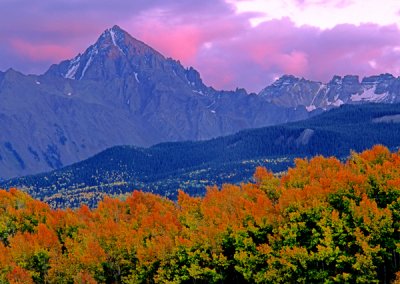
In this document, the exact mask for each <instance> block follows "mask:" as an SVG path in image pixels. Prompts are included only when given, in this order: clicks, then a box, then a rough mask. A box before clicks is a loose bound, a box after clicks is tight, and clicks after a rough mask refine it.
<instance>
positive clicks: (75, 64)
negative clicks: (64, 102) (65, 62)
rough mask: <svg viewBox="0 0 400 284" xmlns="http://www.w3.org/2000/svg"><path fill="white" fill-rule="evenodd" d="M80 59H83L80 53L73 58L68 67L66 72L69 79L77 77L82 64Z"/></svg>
mask: <svg viewBox="0 0 400 284" xmlns="http://www.w3.org/2000/svg"><path fill="white" fill-rule="evenodd" d="M80 60H81V56H80V55H78V56H77V57H75V58H74V59H72V60H71V62H70V64H69V67H68V71H67V73H65V76H64V77H65V78H67V79H75V74H76V72H77V71H78V68H79V66H80V64H81V63H80Z"/></svg>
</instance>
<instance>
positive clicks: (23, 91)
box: [0, 26, 400, 179]
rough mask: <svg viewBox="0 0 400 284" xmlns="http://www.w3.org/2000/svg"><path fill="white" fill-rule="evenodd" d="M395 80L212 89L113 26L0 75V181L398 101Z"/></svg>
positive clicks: (294, 81)
mask: <svg viewBox="0 0 400 284" xmlns="http://www.w3.org/2000/svg"><path fill="white" fill-rule="evenodd" d="M399 84H400V79H399V78H394V77H393V76H391V75H388V74H385V75H380V76H374V77H368V78H364V79H363V80H362V81H361V83H360V82H359V80H358V78H357V77H354V76H346V77H344V78H340V77H334V79H333V80H332V81H331V82H330V83H328V84H322V83H319V82H312V81H307V80H305V79H299V78H295V77H293V76H283V77H282V78H280V79H279V80H278V81H276V82H275V83H274V84H273V85H271V86H269V87H267V88H265V89H264V90H263V91H262V92H261V93H260V94H248V93H247V92H246V91H245V90H244V89H237V90H235V91H218V90H215V89H213V88H212V87H209V86H206V85H205V84H203V82H202V80H201V78H200V75H199V73H198V72H197V71H196V70H195V69H193V68H185V67H183V66H182V65H181V64H180V63H179V61H176V60H173V59H170V58H165V57H164V56H163V55H161V54H160V53H159V52H157V51H156V50H154V49H152V48H151V47H149V46H147V45H146V44H145V43H143V42H140V41H138V40H136V39H134V38H133V37H132V36H130V35H129V34H128V33H126V32H125V31H123V30H122V29H121V28H119V27H118V26H114V27H112V28H110V29H107V30H106V31H104V33H103V34H102V35H101V36H100V37H99V39H98V40H97V41H96V43H94V44H93V45H91V46H90V47H89V48H88V49H86V51H85V52H84V53H82V54H79V55H77V56H76V57H75V58H73V59H71V60H66V61H62V62H61V63H60V64H57V65H53V66H51V67H50V68H49V70H48V71H47V72H46V73H45V74H43V75H23V74H21V73H19V72H17V71H14V70H12V69H10V70H8V71H6V72H0V133H1V136H0V178H3V179H7V178H11V177H16V176H22V175H27V174H34V173H39V172H44V171H48V170H51V169H58V168H61V167H63V166H65V165H69V164H72V163H74V162H78V161H81V160H83V159H86V158H88V157H90V156H92V155H94V154H95V153H98V152H100V151H102V150H104V149H106V148H109V147H112V146H116V145H136V146H140V147H147V146H150V145H154V144H157V143H160V142H167V141H185V140H205V139H210V138H214V137H218V136H222V135H228V134H233V133H235V132H237V131H239V130H242V129H247V128H256V127H263V126H269V125H277V124H280V123H285V122H290V121H298V120H301V119H306V118H309V117H311V116H313V115H315V114H318V113H321V112H322V111H323V110H326V109H330V108H332V107H336V106H339V105H341V104H347V103H363V102H388V103H396V102H398V101H399V98H400V96H399V94H400V91H399Z"/></svg>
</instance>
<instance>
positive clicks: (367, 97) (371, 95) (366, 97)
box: [350, 85, 389, 103]
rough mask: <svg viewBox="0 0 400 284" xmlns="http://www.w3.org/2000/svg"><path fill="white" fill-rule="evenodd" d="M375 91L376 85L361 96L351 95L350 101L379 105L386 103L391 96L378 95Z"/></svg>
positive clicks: (386, 94)
mask: <svg viewBox="0 0 400 284" xmlns="http://www.w3.org/2000/svg"><path fill="white" fill-rule="evenodd" d="M375 91H376V85H375V86H373V87H371V88H368V89H366V90H364V92H363V93H361V94H354V95H351V97H350V100H351V101H353V102H361V101H369V102H376V103H377V102H382V101H384V100H385V99H386V98H387V97H388V96H389V94H388V93H383V94H376V93H375Z"/></svg>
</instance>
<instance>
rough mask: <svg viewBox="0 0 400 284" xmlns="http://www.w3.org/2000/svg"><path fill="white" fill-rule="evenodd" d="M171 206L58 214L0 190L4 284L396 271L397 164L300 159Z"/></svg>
mask: <svg viewBox="0 0 400 284" xmlns="http://www.w3.org/2000/svg"><path fill="white" fill-rule="evenodd" d="M254 181H255V182H254V183H249V184H241V185H240V186H237V185H230V184H227V185H224V186H223V187H222V188H216V187H211V188H208V190H207V193H206V195H205V196H204V197H203V198H199V197H191V196H189V195H187V194H186V193H184V192H182V191H181V192H180V193H179V197H178V201H177V202H176V203H174V202H172V201H170V200H168V199H165V198H162V197H160V196H157V195H153V194H149V193H142V192H139V191H134V192H133V193H132V195H130V196H129V197H128V198H127V199H126V200H123V201H121V200H118V199H111V198H105V199H104V200H103V201H102V202H100V203H99V205H98V207H97V208H96V209H93V210H91V209H89V208H88V207H87V206H84V205H83V206H82V207H81V208H80V209H78V210H70V209H66V210H53V209H51V208H50V207H49V206H48V205H47V204H45V203H43V202H40V201H37V200H34V199H32V198H31V197H30V196H28V195H27V194H25V193H23V192H21V191H18V190H16V189H11V190H9V191H4V190H2V191H0V283H293V282H299V283H320V282H324V283H335V282H337V283H345V282H348V283H380V282H383V283H390V282H391V281H394V280H395V279H396V272H397V271H398V270H399V265H400V258H399V245H400V231H399V229H400V155H399V153H391V152H390V151H389V150H388V149H386V148H384V147H382V146H375V147H374V148H373V149H371V150H368V151H365V152H363V153H361V154H357V153H352V154H351V156H350V157H349V158H348V160H347V161H346V162H345V163H341V162H340V161H338V160H337V159H335V158H324V157H315V158H313V159H311V160H304V159H299V160H297V161H296V164H295V167H293V168H291V169H289V170H288V172H287V173H286V174H285V175H283V176H282V177H281V178H278V177H276V176H274V175H273V174H272V173H270V172H269V171H267V170H266V169H263V168H257V169H256V172H255V175H254Z"/></svg>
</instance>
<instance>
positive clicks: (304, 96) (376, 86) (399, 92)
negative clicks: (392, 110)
mask: <svg viewBox="0 0 400 284" xmlns="http://www.w3.org/2000/svg"><path fill="white" fill-rule="evenodd" d="M260 96H262V97H263V98H264V99H265V100H266V101H268V102H271V103H274V104H277V105H280V106H285V107H301V106H302V107H306V109H307V110H308V111H313V110H315V109H323V110H326V109H329V108H333V107H338V106H340V105H342V104H358V103H366V102H369V103H371V102H373V103H398V102H400V77H399V78H395V77H394V76H393V75H391V74H381V75H379V76H370V77H365V78H363V79H362V80H361V82H360V80H359V77H358V76H352V75H348V76H344V77H343V78H342V77H340V76H334V77H333V78H332V80H331V81H330V82H329V83H321V82H313V81H309V80H306V79H304V78H297V77H294V76H290V75H285V76H282V77H281V78H279V79H278V80H277V81H276V82H275V83H274V84H272V85H271V86H268V87H266V88H265V89H264V90H262V91H261V92H260Z"/></svg>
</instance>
